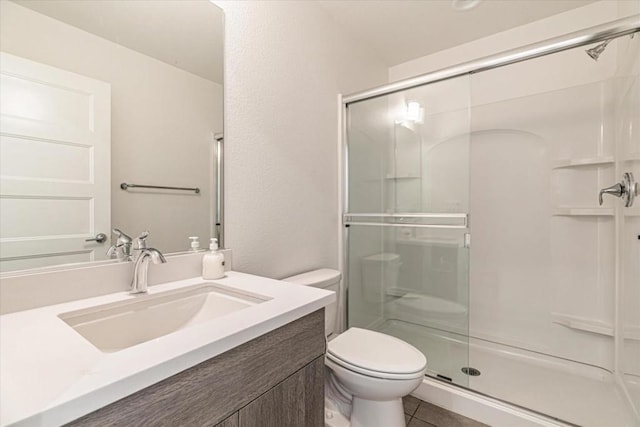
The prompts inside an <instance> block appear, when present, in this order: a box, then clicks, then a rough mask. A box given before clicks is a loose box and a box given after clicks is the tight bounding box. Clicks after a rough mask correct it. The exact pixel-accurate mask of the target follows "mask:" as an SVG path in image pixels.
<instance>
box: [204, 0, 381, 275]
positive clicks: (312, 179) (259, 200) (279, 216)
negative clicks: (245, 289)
mask: <svg viewBox="0 0 640 427" xmlns="http://www.w3.org/2000/svg"><path fill="white" fill-rule="evenodd" d="M216 4H218V5H219V6H220V7H222V8H223V9H224V11H225V18H226V40H225V43H226V52H225V54H226V58H225V60H226V62H225V144H226V145H225V148H226V154H225V175H226V182H225V186H226V221H225V229H226V233H227V234H226V236H227V240H226V245H227V246H228V247H230V248H232V249H233V251H234V269H236V270H239V271H243V272H248V273H254V274H260V275H264V276H268V277H273V278H283V277H286V276H288V275H291V274H294V273H299V272H302V271H305V270H309V269H314V268H319V267H333V268H337V266H338V234H337V232H336V231H337V226H338V219H339V218H338V160H337V159H338V148H337V138H338V129H337V126H338V108H337V98H336V96H337V94H338V93H349V92H353V91H356V90H360V89H365V88H367V87H370V86H374V85H378V84H382V83H384V82H385V80H386V74H387V71H386V68H385V67H384V65H383V63H382V62H381V61H379V60H378V59H377V58H376V57H375V56H373V54H372V53H371V51H370V50H369V49H368V47H367V46H364V45H360V44H357V43H356V42H355V41H354V40H353V39H352V38H351V37H350V36H349V35H347V33H346V32H345V31H344V30H343V29H342V28H340V27H339V26H338V25H337V24H335V23H334V22H333V20H332V19H331V18H330V17H329V15H327V13H326V12H325V11H324V10H323V9H321V8H320V7H319V6H317V5H315V4H313V2H300V1H278V2H261V1H251V2H231V1H229V2H225V1H221V2H216Z"/></svg>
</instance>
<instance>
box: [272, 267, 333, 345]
mask: <svg viewBox="0 0 640 427" xmlns="http://www.w3.org/2000/svg"><path fill="white" fill-rule="evenodd" d="M341 277H342V274H341V273H340V272H339V271H337V270H332V269H330V268H321V269H319V270H313V271H308V272H306V273H302V274H298V275H296V276H291V277H287V278H286V279H282V280H284V281H285V282H290V283H295V284H296V285H303V286H313V287H314V288H322V289H326V290H327V291H333V292H335V293H336V302H333V303H331V304H329V305H328V306H326V307H325V308H324V328H325V335H326V336H329V335H331V334H333V333H338V332H339V331H337V330H336V325H337V317H338V303H339V301H340V278H341Z"/></svg>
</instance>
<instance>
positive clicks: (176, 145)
mask: <svg viewBox="0 0 640 427" xmlns="http://www.w3.org/2000/svg"><path fill="white" fill-rule="evenodd" d="M1 4H2V13H1V14H0V15H1V19H2V21H1V23H0V24H1V25H0V31H1V33H0V38H1V41H2V44H1V46H0V48H1V49H2V50H3V51H6V52H9V53H11V54H14V55H18V56H22V57H25V58H28V59H31V60H33V61H37V62H41V63H44V64H48V65H52V66H54V67H58V68H62V69H64V70H68V71H72V72H75V73H78V74H82V75H85V76H88V77H92V78H95V79H98V80H102V81H105V82H108V83H110V84H111V90H112V93H111V105H112V114H111V118H112V122H111V135H112V141H111V143H112V150H111V164H112V171H111V196H112V197H111V199H112V214H111V220H112V226H113V227H118V228H121V229H123V230H124V231H125V232H127V233H130V234H132V235H133V234H137V233H140V232H141V231H143V230H149V231H150V232H151V237H149V243H150V244H151V245H153V246H155V247H157V248H159V249H161V250H162V251H164V252H165V253H166V252H175V251H180V250H186V249H187V248H188V247H189V246H188V245H189V241H188V239H187V237H188V236H191V235H196V236H201V239H202V240H203V241H206V238H207V237H208V236H209V231H210V230H209V228H210V227H209V222H210V215H211V213H210V209H209V207H210V199H209V194H210V190H209V189H210V175H209V174H210V169H211V161H210V158H209V145H210V144H211V141H212V133H213V132H220V131H221V130H222V87H221V86H220V85H219V84H217V83H214V82H212V81H209V80H206V79H203V78H202V77H199V76H196V75H194V74H191V73H188V72H186V71H183V70H181V69H178V68H176V67H173V66H171V65H168V64H166V63H164V62H161V61H158V60H156V59H153V58H151V57H149V56H146V55H143V54H140V53H138V52H136V51H133V50H131V49H128V48H125V47H123V46H119V45H117V44H115V43H113V42H111V41H108V40H106V39H102V38H100V37H97V36H94V35H93V34H90V33H88V32H85V31H82V30H80V29H78V28H76V27H72V26H70V25H67V24H64V23H62V22H60V21H57V20H54V19H51V18H49V17H47V16H45V15H42V14H39V13H36V12H34V11H32V10H30V9H27V8H24V7H22V6H19V5H17V4H15V3H13V2H9V1H2V2H1ZM121 182H129V183H137V184H155V185H168V186H178V187H194V186H198V187H200V189H201V193H200V194H199V195H197V196H196V195H191V194H187V193H184V192H180V193H175V194H167V193H166V192H162V193H161V194H150V193H148V192H147V193H136V194H134V193H133V192H125V191H123V190H121V189H120V187H119V185H120V183H121ZM98 231H101V232H104V233H106V234H110V230H98ZM105 246H106V245H105ZM105 250H106V247H105Z"/></svg>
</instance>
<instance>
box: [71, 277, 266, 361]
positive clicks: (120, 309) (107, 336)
mask: <svg viewBox="0 0 640 427" xmlns="http://www.w3.org/2000/svg"><path fill="white" fill-rule="evenodd" d="M269 299H270V298H268V297H265V296H262V295H255V294H245V293H240V292H238V291H236V290H234V289H231V288H228V287H226V286H222V285H218V284H212V283H202V284H199V285H194V286H189V287H186V288H183V289H179V290H174V291H167V292H162V293H158V294H155V295H142V296H138V297H135V298H134V299H129V300H126V301H121V302H116V303H111V304H104V305H99V306H95V307H90V308H87V309H83V310H78V311H72V312H68V313H63V314H61V315H60V316H59V317H60V319H62V320H63V321H64V322H65V323H67V324H68V325H69V326H71V327H72V328H73V329H75V331H76V332H78V333H79V334H80V335H82V336H83V337H84V338H85V339H87V340H88V341H89V342H90V343H91V344H93V345H94V346H95V347H97V348H98V349H100V350H101V351H103V352H105V353H112V352H115V351H118V350H122V349H125V348H128V347H131V346H134V345H136V344H140V343H143V342H145V341H149V340H152V339H155V338H159V337H162V336H164V335H167V334H170V333H172V332H176V331H179V330H181V329H184V328H188V327H190V326H193V325H197V324H200V323H204V322H207V321H209V320H212V319H215V318H217V317H221V316H224V315H227V314H230V313H233V312H236V311H239V310H243V309H245V308H248V307H251V306H254V305H256V304H260V303H262V302H264V301H267V300H269Z"/></svg>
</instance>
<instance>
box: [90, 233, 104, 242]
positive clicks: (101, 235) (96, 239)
mask: <svg viewBox="0 0 640 427" xmlns="http://www.w3.org/2000/svg"><path fill="white" fill-rule="evenodd" d="M106 241H107V235H106V234H104V233H98V234H96V237H94V238H93V239H85V242H98V243H104V242H106Z"/></svg>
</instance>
